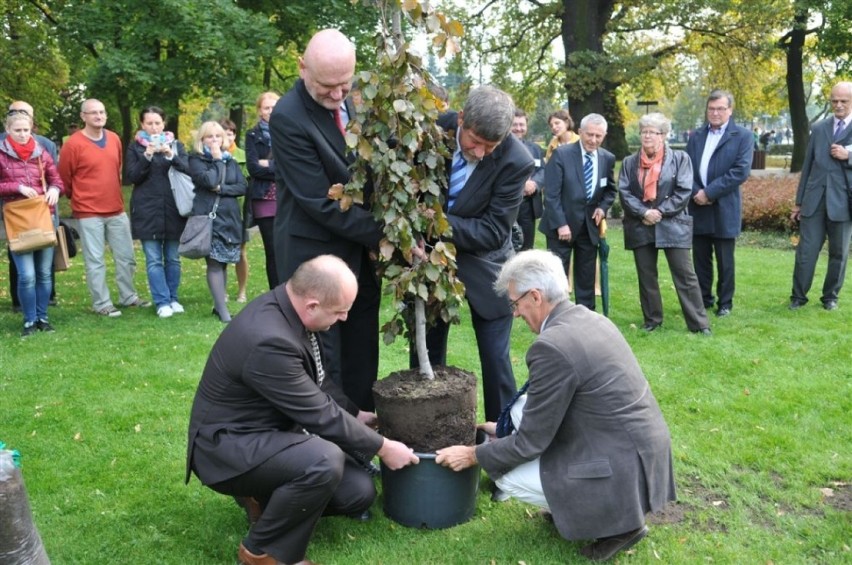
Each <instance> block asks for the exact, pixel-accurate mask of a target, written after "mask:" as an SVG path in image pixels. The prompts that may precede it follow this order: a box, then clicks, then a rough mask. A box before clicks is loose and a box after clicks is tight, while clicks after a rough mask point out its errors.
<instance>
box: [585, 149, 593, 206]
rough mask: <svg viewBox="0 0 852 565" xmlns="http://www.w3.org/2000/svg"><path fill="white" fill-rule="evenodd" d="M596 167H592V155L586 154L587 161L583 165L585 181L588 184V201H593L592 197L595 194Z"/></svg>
mask: <svg viewBox="0 0 852 565" xmlns="http://www.w3.org/2000/svg"><path fill="white" fill-rule="evenodd" d="M594 171H595V168H594V165H592V154H591V153H586V161H585V163H583V181H585V183H586V200H587V201H588V200H591V199H592V195H593V194H594V193H595V183H594V178H592V177H593V175H594Z"/></svg>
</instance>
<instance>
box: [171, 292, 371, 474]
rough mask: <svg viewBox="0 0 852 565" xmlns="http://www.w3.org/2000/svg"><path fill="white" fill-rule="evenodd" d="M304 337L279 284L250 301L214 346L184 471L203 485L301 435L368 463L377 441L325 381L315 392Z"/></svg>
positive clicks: (295, 441) (192, 422) (245, 466)
mask: <svg viewBox="0 0 852 565" xmlns="http://www.w3.org/2000/svg"><path fill="white" fill-rule="evenodd" d="M316 381H317V377H316V367H315V364H314V360H313V356H312V354H311V345H310V341H309V339H308V335H307V333H306V331H305V328H304V326H303V325H302V322H301V320H300V319H299V316H298V315H297V314H296V311H295V310H294V309H293V306H292V304H291V303H290V299H289V297H288V296H287V292H286V291H285V289H284V286H283V285H279V286H277V287H275V289H274V290H271V291H269V292H267V293H266V294H264V295H262V296H260V297H258V298H257V299H255V300H253V301H252V302H251V303H250V304H249V305H248V306H246V307H245V309H243V311H242V312H240V314H239V315H238V316H236V317H235V318H234V319H233V321H231V323H230V324H228V325H227V326H226V327H225V330H224V331H223V332H222V334H221V335H220V336H219V339H217V340H216V343H215V344H214V346H213V349H212V351H211V352H210V357H209V358H208V359H207V365H206V366H205V367H204V373H203V374H202V375H201V382H200V383H199V384H198V390H197V392H196V393H195V401H194V402H193V404H192V413H191V415H190V420H189V442H188V447H187V454H186V455H187V457H186V480H187V481H189V474H190V470H193V471H195V474H196V475H197V476H198V478H199V479H200V480H201V482H202V483H204V484H205V485H210V484H215V483H218V482H221V481H224V480H227V479H230V478H233V477H236V476H238V475H240V474H242V473H245V472H246V471H248V470H250V469H253V468H254V467H257V466H258V465H259V464H261V463H263V462H264V461H266V460H267V459H269V457H271V456H272V455H274V454H276V453H278V452H280V451H281V450H283V449H286V448H287V447H288V446H290V445H295V444H298V443H301V442H303V441H305V440H307V439H308V438H309V437H310V436H308V435H305V434H304V433H303V430H305V431H308V432H310V433H312V434H316V435H318V436H319V437H321V438H323V439H326V440H328V441H330V442H333V443H335V444H337V445H338V446H339V447H340V448H341V449H343V450H344V451H346V452H348V453H350V454H353V455H355V456H356V457H358V458H360V459H362V460H369V459H370V458H372V457H373V455H375V454H376V453H377V452H378V450H379V448H380V447H381V445H382V441H383V439H382V437H381V436H380V435H379V434H377V433H376V432H374V431H373V430H371V429H370V428H368V427H367V426H365V425H363V424H362V423H361V422H359V421H358V420H357V419H356V418H355V415H357V413H358V408H357V407H356V406H355V405H354V404H353V403H352V402H351V401H350V400H349V399H348V398H346V396H345V395H344V394H343V392H342V391H341V390H340V389H339V388H338V387H337V386H336V385H335V384H334V382H332V380H331V378H328V377H327V378H326V379H325V380H324V381H323V384H322V387H319V386H317V382H316Z"/></svg>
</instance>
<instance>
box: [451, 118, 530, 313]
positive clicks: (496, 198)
mask: <svg viewBox="0 0 852 565" xmlns="http://www.w3.org/2000/svg"><path fill="white" fill-rule="evenodd" d="M457 116H458V114H456V113H455V112H447V113H446V114H444V115H443V116H442V117H441V119H440V120H439V121H438V123H439V125H441V126H442V127H444V129H445V130H446V131H447V133H448V135H451V136H453V137H455V130H456V127H457V126H456V125H455V124H457V123H458V118H457ZM533 168H534V165H533V160H532V157H530V154H529V152H528V151H527V150H526V149H524V146H523V145H521V143H520V142H519V141H518V140H517V139H516V138H515V136H513V135H511V134H509V135H508V136H506V139H504V140H503V141H502V142H500V145H498V146H497V148H496V149H495V150H494V151H493V152H492V153H491V155H488V156H487V157H485V158H484V159H482V161H480V162H479V164H478V165H477V166H476V168H475V169H474V171H473V173H472V174H471V175H470V177H469V178H468V179H467V182H466V183H465V185H464V188H463V189H462V191H461V192H460V193H459V195H458V197H456V201H455V203H454V205H453V209H452V210H450V211H449V212H448V213H447V219H448V220H449V222H450V225H451V226H452V228H453V243H454V244H455V246H456V263H457V265H458V276H459V278H460V279H461V281H462V282H463V283H464V284H465V287H466V296H467V300H468V302H469V303H470V304H471V306H472V307H473V308H474V309H475V310H476V312H477V313H478V314H479V315H480V316H482V317H483V318H485V319H486V320H493V319H495V318H499V317H501V316H506V315H508V314H510V313H511V312H510V310H509V302H508V300H506V298H505V297H503V296H498V295H497V293H496V292H495V291H494V287H493V285H494V281H496V280H497V275H498V274H499V273H500V269H501V268H502V267H503V263H505V262H506V261H508V260H509V258H510V257H512V255H514V249H513V248H512V240H511V232H512V224H514V223H515V219H517V217H518V206H520V204H521V199H522V198H523V192H524V183H525V182H526V180H527V179H528V178H530V175H531V174H532V171H533ZM451 169H452V163H448V164H447V171H450V170H451Z"/></svg>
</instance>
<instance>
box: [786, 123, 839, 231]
mask: <svg viewBox="0 0 852 565" xmlns="http://www.w3.org/2000/svg"><path fill="white" fill-rule="evenodd" d="M834 143H835V141H834V117H833V116H832V117H829V118H826V119H824V120H822V121H820V122H817V123H816V125H814V127H813V129H812V130H811V137H810V139H809V140H808V148H807V150H806V153H805V164H804V165H803V166H802V176H801V178H800V179H799V190H798V191H797V192H796V205H798V206H801V207H802V217H804V218H807V217H809V216H812V215H814V213H815V212H816V210H817V207H818V206H819V203H820V200H822V198H823V196H825V207H826V211H827V213H828V219H830V220H831V221H833V222H848V221H849V220H850V216H849V191H850V190H852V153H850V156H849V159H847V160H846V161H839V160H837V159H835V158H833V157H832V156H831V154H830V153H829V149H830V148H831V146H832V144H834ZM836 143H839V144H840V145H844V146H848V145H850V144H852V126H849V125H847V126H846V135H844V136H843V139H841V140H840V141H838V142H836Z"/></svg>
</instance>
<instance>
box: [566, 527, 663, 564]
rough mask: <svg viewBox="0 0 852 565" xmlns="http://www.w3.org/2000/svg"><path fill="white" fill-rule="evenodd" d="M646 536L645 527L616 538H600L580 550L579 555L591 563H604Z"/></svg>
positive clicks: (646, 529) (646, 530)
mask: <svg viewBox="0 0 852 565" xmlns="http://www.w3.org/2000/svg"><path fill="white" fill-rule="evenodd" d="M647 535H648V528H647V527H646V526H642V527H641V528H639V529H638V530H633V531H632V532H627V533H624V534H619V535H617V536H610V537H608V538H601V539H599V540H597V541H595V542H594V543H590V544H589V545H587V546H585V547H582V548H580V553H581V554H582V555H583V556H584V557H586V558H588V559H591V560H592V561H606V560H608V559H611V558H612V556H613V555H615V554H616V553H618V552H619V551H624V550H625V549H630V548H631V547H633V546H634V545H636V544H637V543H639V542H640V541H641V540H642V538H644V537H645V536H647Z"/></svg>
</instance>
